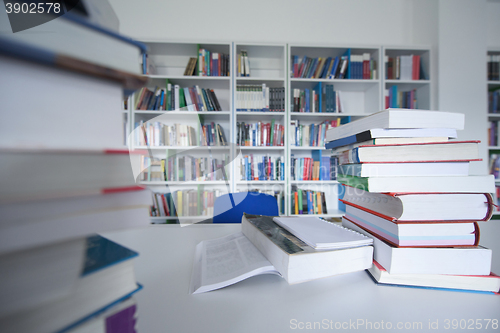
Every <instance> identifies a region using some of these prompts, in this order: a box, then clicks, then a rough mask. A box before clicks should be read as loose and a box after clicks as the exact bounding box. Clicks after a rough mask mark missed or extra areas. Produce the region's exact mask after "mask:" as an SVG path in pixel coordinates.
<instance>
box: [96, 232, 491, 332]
mask: <svg viewBox="0 0 500 333" xmlns="http://www.w3.org/2000/svg"><path fill="white" fill-rule="evenodd" d="M240 230H241V225H240V224H231V225H192V226H186V227H180V226H178V225H161V226H160V225H152V226H150V227H148V228H145V229H134V230H126V231H119V232H113V233H106V234H103V236H105V237H108V238H109V239H111V240H113V241H116V242H118V243H120V244H122V245H124V246H127V247H129V248H131V249H133V250H135V251H137V252H139V257H138V258H137V259H135V260H136V262H135V270H136V277H137V281H138V282H139V283H141V284H142V285H143V286H144V289H143V290H142V291H140V292H139V293H138V294H137V295H136V299H137V301H138V313H139V315H138V322H139V332H141V333H156V332H176V333H180V332H189V333H195V332H207V333H211V332H218V333H219V332H252V333H257V332H289V331H292V332H296V331H329V330H330V331H357V332H362V331H371V330H373V331H379V332H381V331H382V332H384V331H387V329H388V328H392V330H394V331H399V330H398V329H397V328H401V331H405V332H406V331H408V332H412V331H418V332H426V331H433V332H442V331H458V330H460V327H462V328H465V329H464V330H467V331H470V329H472V328H473V329H474V330H475V331H479V332H489V331H496V332H498V331H500V322H499V321H500V296H496V295H485V294H477V293H465V292H451V291H442V290H427V289H415V288H401V287H391V286H382V285H377V284H375V283H374V282H373V281H372V280H371V278H370V277H369V275H368V274H367V273H366V272H364V271H363V272H357V273H351V274H346V275H341V276H335V277H331V278H326V279H321V280H316V281H311V282H306V283H302V284H298V285H292V286H290V285H288V284H287V282H286V281H285V280H283V279H282V278H280V277H278V276H273V275H264V276H256V277H252V278H250V279H248V280H245V281H242V282H239V283H237V284H235V285H232V286H229V287H226V288H223V289H219V290H216V291H212V292H208V293H204V294H197V295H191V294H189V293H188V290H189V283H190V279H191V271H192V265H193V258H194V249H195V246H196V244H197V243H198V242H200V241H201V240H204V239H212V238H218V237H222V236H225V235H228V234H231V233H233V232H237V231H240ZM489 319H491V320H496V321H488V320H489ZM453 320H456V321H453ZM495 323H496V326H495ZM486 324H488V328H487V329H486ZM309 325H310V327H311V329H307V328H308V327H309ZM315 325H316V326H315ZM430 325H431V328H436V327H437V328H438V329H437V330H433V329H430V328H429V326H430ZM436 325H437V326H436ZM479 325H481V328H480V329H479ZM492 325H493V326H492ZM454 327H457V329H453V328H454ZM495 327H496V330H495V329H494V328H495ZM314 328H315V329H314ZM342 328H343V329H342ZM377 328H378V329H377ZM447 328H448V329H447ZM492 328H493V329H492Z"/></svg>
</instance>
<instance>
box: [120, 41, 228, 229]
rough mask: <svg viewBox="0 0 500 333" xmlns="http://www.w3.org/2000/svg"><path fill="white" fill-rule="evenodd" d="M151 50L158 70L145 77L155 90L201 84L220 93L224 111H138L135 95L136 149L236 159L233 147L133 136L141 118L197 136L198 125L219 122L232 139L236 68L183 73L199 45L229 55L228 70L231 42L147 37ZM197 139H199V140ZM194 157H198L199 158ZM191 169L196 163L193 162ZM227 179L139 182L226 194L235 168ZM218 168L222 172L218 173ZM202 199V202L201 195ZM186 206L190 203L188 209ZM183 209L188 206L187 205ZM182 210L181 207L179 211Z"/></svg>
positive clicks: (194, 218) (186, 219)
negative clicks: (149, 141)
mask: <svg viewBox="0 0 500 333" xmlns="http://www.w3.org/2000/svg"><path fill="white" fill-rule="evenodd" d="M143 42H144V43H145V44H146V45H147V46H148V49H149V52H148V61H152V62H153V63H154V67H155V69H154V70H153V71H151V73H150V74H148V75H147V76H148V77H149V84H148V86H147V87H148V88H149V89H150V90H154V89H155V87H160V88H166V87H167V85H168V83H170V84H171V86H172V87H174V86H175V85H178V86H179V87H180V88H184V87H193V86H198V87H199V88H201V89H212V90H213V91H214V93H215V95H216V96H217V99H218V101H219V104H220V106H221V108H222V111H183V110H180V109H177V110H173V111H153V110H136V109H135V108H134V107H135V104H136V103H135V102H136V101H135V98H137V97H138V96H137V94H135V95H134V96H133V98H132V101H131V103H130V109H131V115H132V121H131V122H132V125H131V129H132V137H131V139H130V142H129V144H130V146H131V148H132V149H133V150H141V151H145V152H146V153H147V155H148V156H150V157H155V158H160V159H162V158H163V159H165V158H171V157H173V158H176V157H177V156H179V157H184V156H188V157H191V158H193V159H198V158H205V157H210V158H212V159H217V160H218V161H223V160H226V159H227V160H229V161H230V160H232V157H233V155H232V154H233V153H234V152H233V149H232V148H231V147H232V146H231V145H227V146H200V145H198V144H197V145H191V146H184V145H182V146H164V145H161V146H159V145H156V146H155V145H149V147H148V146H143V145H139V144H138V142H137V140H136V138H135V137H134V136H135V135H141V133H136V132H137V131H134V129H135V128H136V125H137V124H138V123H139V122H141V121H142V122H143V123H145V122H150V123H154V122H161V123H163V124H168V125H173V124H183V125H188V126H191V127H193V128H194V129H195V131H196V137H197V138H198V140H199V139H200V136H201V135H202V134H201V133H200V124H210V123H214V124H219V125H220V126H221V127H222V129H223V131H224V134H225V136H226V139H227V140H229V141H230V140H231V139H230V138H231V135H232V124H233V122H234V121H233V118H232V117H233V112H232V96H233V93H232V70H230V73H229V76H198V75H194V76H184V71H185V69H186V66H187V64H188V62H189V59H190V58H194V57H198V50H199V49H206V50H209V51H210V52H213V53H219V54H222V53H223V54H227V55H229V64H228V66H229V69H232V66H231V61H232V60H231V58H232V57H231V55H232V43H188V42H173V43H172V42H165V41H154V40H147V41H143ZM198 142H199V141H198ZM195 161H196V160H195ZM192 167H195V166H194V165H193V166H192ZM183 171H184V172H188V171H189V167H188V166H185V169H184V170H183ZM223 171H225V173H226V180H223V179H217V180H214V179H211V178H208V179H206V180H203V181H201V180H200V181H195V180H191V181H183V180H169V181H141V184H143V185H146V186H148V187H149V188H151V190H152V191H153V192H158V193H167V192H169V193H172V194H173V193H175V191H178V190H183V191H196V192H197V191H200V190H207V191H217V194H218V195H220V194H223V193H228V192H231V191H233V187H232V181H231V176H232V175H231V172H229V168H227V171H226V169H225V168H224V170H223ZM219 172H220V171H219ZM202 200H204V199H203V198H202ZM184 208H186V207H184ZM184 210H185V209H184ZM177 211H179V209H177ZM211 217H212V216H211V213H210V212H208V213H207V214H206V215H198V214H194V215H193V214H191V213H189V211H188V212H182V216H179V217H176V216H158V217H152V222H153V223H165V222H168V221H176V220H179V221H180V222H181V223H196V222H200V221H203V220H205V219H208V218H211Z"/></svg>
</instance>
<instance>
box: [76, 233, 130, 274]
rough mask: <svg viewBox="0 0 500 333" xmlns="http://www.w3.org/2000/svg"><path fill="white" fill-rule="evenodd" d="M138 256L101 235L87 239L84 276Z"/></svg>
mask: <svg viewBox="0 0 500 333" xmlns="http://www.w3.org/2000/svg"><path fill="white" fill-rule="evenodd" d="M137 256H138V253H137V252H135V251H132V250H130V249H128V248H126V247H124V246H122V245H120V244H117V243H115V242H112V241H110V240H109V239H107V238H104V237H102V236H100V235H94V236H90V237H87V251H86V257H85V264H84V268H83V271H82V276H85V275H88V274H92V273H95V272H97V271H99V270H101V269H105V268H107V267H110V266H112V265H116V264H118V263H120V262H123V261H125V260H129V259H132V258H134V257H137Z"/></svg>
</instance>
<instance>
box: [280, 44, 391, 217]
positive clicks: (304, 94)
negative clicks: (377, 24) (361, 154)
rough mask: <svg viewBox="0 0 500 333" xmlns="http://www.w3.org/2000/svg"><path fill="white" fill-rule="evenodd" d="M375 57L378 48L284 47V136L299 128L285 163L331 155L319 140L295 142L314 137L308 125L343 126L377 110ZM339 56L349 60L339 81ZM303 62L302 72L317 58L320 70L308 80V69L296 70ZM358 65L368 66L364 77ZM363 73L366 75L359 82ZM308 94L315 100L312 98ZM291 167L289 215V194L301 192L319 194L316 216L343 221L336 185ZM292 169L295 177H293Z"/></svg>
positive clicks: (377, 59)
mask: <svg viewBox="0 0 500 333" xmlns="http://www.w3.org/2000/svg"><path fill="white" fill-rule="evenodd" d="M380 54H381V48H380V47H376V46H366V47H364V46H359V47H348V46H328V45H295V44H289V45H288V55H289V80H288V92H289V94H288V103H289V110H290V111H289V112H288V116H287V124H288V127H289V131H292V130H293V129H294V128H296V127H297V126H302V127H299V128H300V129H299V130H298V131H299V133H290V134H289V136H288V137H289V140H290V144H289V145H287V152H288V154H287V156H288V158H287V161H291V159H292V158H294V159H298V160H301V159H304V160H305V159H306V158H312V156H313V155H315V156H318V155H319V154H321V157H323V158H324V157H326V158H329V157H330V156H331V152H330V151H329V150H325V149H324V141H321V139H320V140H319V142H311V140H309V142H305V141H304V140H303V141H302V142H300V141H297V140H298V138H302V139H304V138H305V137H302V135H303V134H304V133H305V132H304V131H308V132H309V133H308V134H306V135H307V137H308V138H309V139H310V138H311V136H312V134H311V133H314V132H313V130H312V125H316V126H317V127H315V128H320V127H318V125H320V124H324V123H325V122H330V124H332V122H335V123H340V122H342V123H344V122H346V121H350V120H351V119H355V118H357V117H362V116H366V115H368V114H371V113H373V112H377V111H380V110H381V109H380V108H381V107H382V98H381V96H382V89H381V83H380V82H381V81H380V74H379V70H378V68H379V67H380V59H381V57H380ZM363 56H364V58H363ZM342 57H344V58H345V57H347V59H348V60H349V61H348V65H347V66H346V67H345V72H344V74H343V75H344V78H340V77H341V76H340V75H339V70H337V73H335V70H334V68H335V67H337V68H341V63H342V62H341V61H342ZM320 58H321V60H320ZM336 58H338V64H335V62H336V60H335V59H336ZM305 59H306V63H305V65H304V66H303V67H306V64H307V61H308V60H307V59H312V61H314V60H316V59H317V62H319V63H320V65H321V64H323V68H325V70H324V71H321V70H319V71H318V70H316V71H317V73H316V74H312V72H313V70H310V74H309V75H307V74H305V73H306V71H307V70H306V69H304V70H302V69H301V68H302V66H301V65H302V63H303V62H304V60H305ZM323 59H326V60H323ZM330 59H331V60H330ZM363 61H365V66H366V65H368V67H365V68H364V69H365V72H363ZM366 61H367V63H366ZM311 66H314V65H311ZM332 69H333V70H332ZM320 72H322V73H320ZM363 74H364V75H365V76H364V78H363ZM331 86H333V87H331ZM320 89H325V91H323V92H322V94H321V95H322V96H321V103H320V102H319V99H320V97H319V94H317V93H316V92H318V91H319V90H320ZM327 89H330V99H328V97H327V94H328V93H327V92H326V90H327ZM331 91H335V96H334V97H332V96H333V94H331ZM313 92H314V95H318V97H312V98H311V95H312V94H313ZM308 96H309V97H308ZM314 99H316V100H317V102H316V104H315V105H314V106H313V105H312V104H313V103H311V102H309V105H307V101H308V100H309V101H311V100H314ZM327 101H329V102H327ZM320 104H321V106H320ZM320 109H321V110H320ZM317 111H321V112H317ZM326 111H329V112H326ZM331 111H335V112H331ZM338 111H341V112H340V113H339V112H338ZM306 127H307V129H306ZM300 133H301V134H300ZM320 136H321V135H320ZM311 143H312V145H311ZM298 163H300V162H298ZM331 163H333V162H331ZM296 166H298V164H295V165H294V166H293V167H291V168H287V170H286V171H287V177H286V178H287V179H289V183H288V189H289V191H287V193H288V194H289V197H288V200H287V201H288V203H289V210H288V211H287V212H288V214H291V215H294V214H295V208H294V207H293V206H294V205H292V202H295V200H298V199H294V193H295V192H299V190H300V192H303V191H313V193H316V192H322V193H324V197H325V201H326V208H327V213H326V214H325V213H324V212H323V211H322V212H321V213H319V212H317V213H316V215H317V216H322V217H326V218H333V217H340V216H342V215H343V212H342V211H341V210H340V209H339V206H338V200H337V199H338V196H339V191H340V187H339V183H338V182H337V181H336V180H303V177H301V176H300V175H298V174H297V171H296V170H295V167H296ZM292 168H293V173H294V175H292V170H291V169H292ZM299 170H301V169H299ZM301 178H302V179H301ZM332 178H334V177H332ZM304 198H305V197H304ZM323 209H324V208H323ZM297 211H300V209H297Z"/></svg>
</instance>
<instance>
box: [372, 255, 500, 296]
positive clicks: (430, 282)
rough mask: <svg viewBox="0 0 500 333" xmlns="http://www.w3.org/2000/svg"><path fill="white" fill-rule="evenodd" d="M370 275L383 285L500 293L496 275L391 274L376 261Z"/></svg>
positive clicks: (498, 280)
mask: <svg viewBox="0 0 500 333" xmlns="http://www.w3.org/2000/svg"><path fill="white" fill-rule="evenodd" d="M368 273H369V274H370V276H371V277H372V278H373V280H374V281H375V282H376V283H379V284H381V285H391V286H399V287H415V288H425V289H442V290H450V291H463V292H479V293H488V294H496V295H498V294H499V292H500V276H498V275H496V274H494V273H490V274H487V275H451V274H391V273H389V272H388V271H387V270H386V269H385V268H384V267H383V266H382V265H380V264H379V263H378V262H377V261H375V260H374V261H373V265H372V267H370V268H368Z"/></svg>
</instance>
